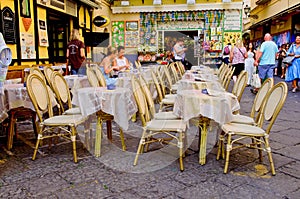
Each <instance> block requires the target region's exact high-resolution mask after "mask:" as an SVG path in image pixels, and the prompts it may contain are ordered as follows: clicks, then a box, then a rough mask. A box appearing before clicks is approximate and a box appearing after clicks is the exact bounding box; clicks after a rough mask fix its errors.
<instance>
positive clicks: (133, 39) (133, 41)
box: [125, 21, 139, 47]
mask: <svg viewBox="0 0 300 199" xmlns="http://www.w3.org/2000/svg"><path fill="white" fill-rule="evenodd" d="M125 23H126V33H125V47H137V46H138V41H139V39H138V38H139V31H138V21H126V22H125Z"/></svg>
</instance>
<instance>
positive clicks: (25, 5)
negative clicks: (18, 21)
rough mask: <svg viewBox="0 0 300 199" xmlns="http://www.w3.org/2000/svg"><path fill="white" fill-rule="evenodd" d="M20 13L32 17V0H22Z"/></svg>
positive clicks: (22, 15)
mask: <svg viewBox="0 0 300 199" xmlns="http://www.w3.org/2000/svg"><path fill="white" fill-rule="evenodd" d="M20 8H21V9H20V15H21V17H25V18H30V17H31V14H30V0H20Z"/></svg>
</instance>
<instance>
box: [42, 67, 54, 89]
mask: <svg viewBox="0 0 300 199" xmlns="http://www.w3.org/2000/svg"><path fill="white" fill-rule="evenodd" d="M53 73H54V69H53V68H52V67H51V66H45V67H44V75H45V78H46V80H47V83H48V85H49V86H50V87H51V88H52V82H51V81H52V75H53Z"/></svg>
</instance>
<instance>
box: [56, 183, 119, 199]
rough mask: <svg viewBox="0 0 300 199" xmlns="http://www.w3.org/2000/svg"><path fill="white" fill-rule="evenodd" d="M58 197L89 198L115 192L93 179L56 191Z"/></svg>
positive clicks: (105, 195) (110, 194)
mask: <svg viewBox="0 0 300 199" xmlns="http://www.w3.org/2000/svg"><path fill="white" fill-rule="evenodd" d="M55 195H56V196H57V197H58V198H64V199H65V198H66V199H67V198H70V199H72V198H77V199H87V198H108V197H110V196H112V195H113V194H112V193H110V192H109V190H108V189H107V188H106V187H104V186H103V185H102V184H101V183H99V182H98V181H92V182H88V183H84V184H81V185H76V186H70V187H68V188H65V189H63V190H61V191H60V192H59V193H55Z"/></svg>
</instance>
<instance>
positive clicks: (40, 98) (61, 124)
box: [27, 74, 85, 163]
mask: <svg viewBox="0 0 300 199" xmlns="http://www.w3.org/2000/svg"><path fill="white" fill-rule="evenodd" d="M27 91H28V94H29V97H30V99H31V101H32V103H33V106H34V108H35V110H36V113H37V116H38V119H39V126H40V128H39V132H38V138H37V142H36V146H35V149H34V153H33V156H32V160H35V158H36V154H37V151H38V148H39V144H40V142H41V141H42V140H43V139H47V138H52V137H63V138H68V139H70V140H71V141H72V145H73V159H74V162H75V163H76V162H77V153H76V134H77V132H76V127H77V126H78V125H79V124H81V123H83V122H84V121H85V117H83V116H81V115H58V116H53V110H52V104H51V100H50V95H49V92H48V89H47V86H46V84H45V82H44V80H43V79H41V78H40V77H39V76H38V75H36V74H30V75H29V76H28V78H27ZM46 112H47V114H48V118H47V119H44V114H43V113H46ZM69 128H70V129H71V130H69Z"/></svg>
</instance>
